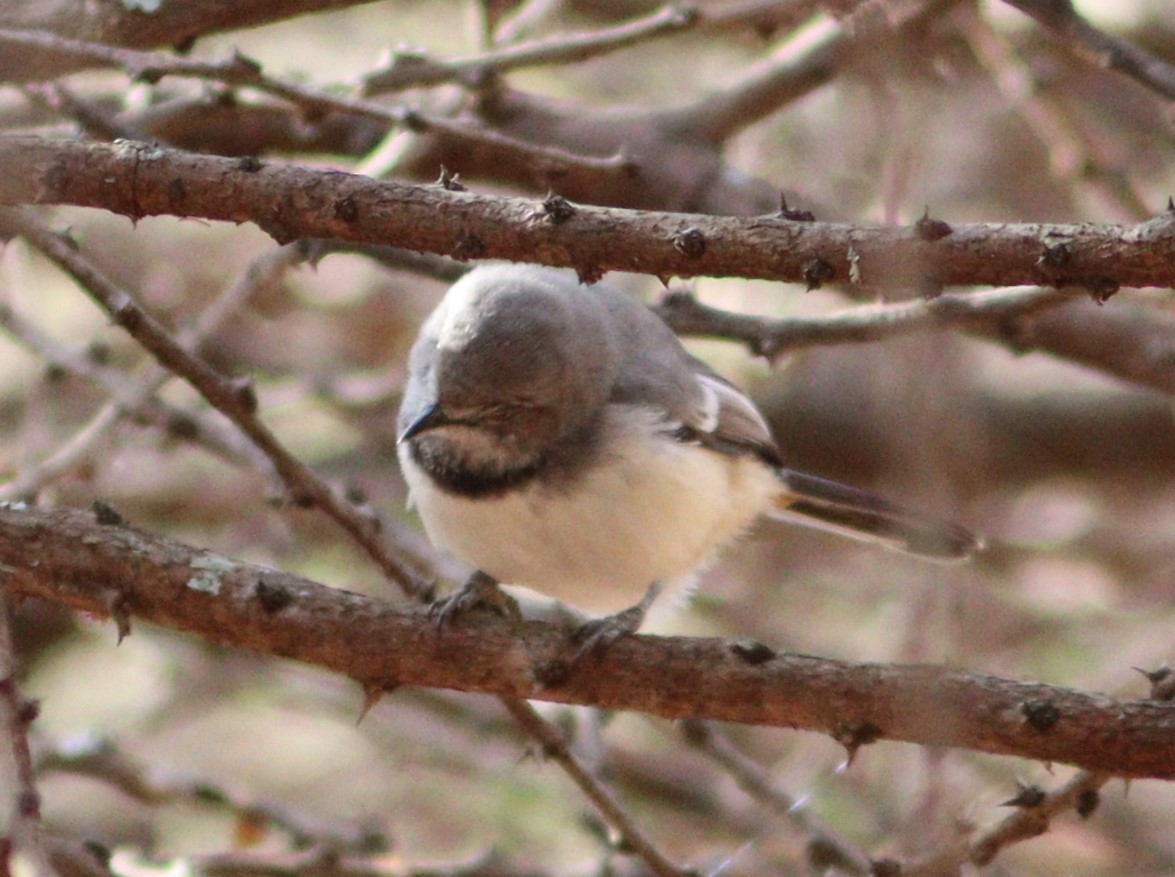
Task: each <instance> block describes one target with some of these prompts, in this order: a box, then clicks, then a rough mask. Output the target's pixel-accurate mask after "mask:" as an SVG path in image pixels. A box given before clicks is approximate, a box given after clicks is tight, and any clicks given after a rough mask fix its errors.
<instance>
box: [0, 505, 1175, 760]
mask: <svg viewBox="0 0 1175 877" xmlns="http://www.w3.org/2000/svg"><path fill="white" fill-rule="evenodd" d="M105 519H106V520H108V519H109V518H108V516H107V517H106V518H105ZM0 564H2V566H0V584H2V585H3V587H4V589H5V590H7V591H8V592H10V593H11V594H14V595H24V596H38V597H42V598H44V599H47V600H52V601H54V602H57V603H62V604H64V605H67V606H70V607H72V608H74V609H77V610H81V611H85V612H95V613H106V614H113V615H114V616H115V617H116V618H122V619H123V621H124V622H125V621H126V620H127V619H128V618H129V617H130V616H135V617H139V618H142V619H144V620H147V621H151V622H153V623H156V624H160V625H164V626H166V627H170V628H174V629H177V630H184V631H188V632H190V633H194V634H196V635H198V636H201V637H203V638H204V639H206V640H208V641H209V642H213V643H218V644H221V645H226V646H231V647H234V648H242V649H250V650H253V651H257V652H262V653H266V654H271V655H278V656H283V657H289V658H295V659H297V660H301V661H305V662H308V663H312V664H316V665H318V666H321V667H325V668H328V669H330V670H334V671H336V672H339V673H343V674H346V675H348V676H350V677H352V678H354V679H356V680H358V681H359V682H360V683H361V684H363V685H364V687H365V688H367V689H368V690H369V691H370V690H375V689H378V688H391V687H394V686H395V685H397V684H405V685H421V686H429V687H436V688H448V689H456V690H460V691H477V692H485V693H492V694H497V695H505V696H511V697H527V698H535V699H542V700H550V701H556V702H562V703H579V704H590V705H594V706H600V707H605V708H610V709H625V710H640V711H644V712H647V713H650V714H652V715H657V716H661V717H664V718H668V719H682V718H708V719H719V720H723V721H733V722H744V723H753V724H761V725H774V726H780V727H790V728H803V729H808V730H815V731H822V732H824V733H828V734H832V735H834V736H835V737H836V738H837V739H838V740H841V741H842V742H844V743H845V744H846V745H848V746H858V745H861V744H863V743H867V742H870V741H873V740H876V739H881V738H888V739H895V740H907V741H910V742H917V743H922V744H926V745H939V746H957V747H965V748H970V749H977V750H981V751H984V752H993V753H1000V754H1007V755H1018V756H1021V757H1025V758H1034V759H1040V760H1044V761H1053V762H1065V763H1070V764H1076V765H1080V766H1082V767H1085V768H1087V769H1089V770H1096V771H1102V772H1108V773H1113V774H1116V775H1121V776H1134V777H1158V778H1166V779H1171V778H1175V704H1173V703H1167V702H1158V701H1133V702H1128V701H1116V700H1113V699H1111V698H1109V697H1104V696H1101V695H1095V694H1086V693H1082V692H1078V691H1072V690H1068V689H1063V688H1058V687H1055V686H1050V685H1044V684H1040V683H1024V682H1013V681H1008V680H1003V679H997V678H995V677H990V676H983V675H980V674H977V673H969V672H963V671H957V670H951V669H948V668H945V667H939V666H932V665H905V666H888V665H877V664H850V663H845V662H837V661H827V660H823V659H820V658H814V657H808V656H803V655H789V654H776V653H774V652H772V651H771V650H769V649H767V648H766V647H764V646H759V645H757V644H747V643H734V642H731V641H728V640H720V639H688V638H660V637H649V636H637V637H631V638H627V639H624V640H621V641H619V642H617V643H615V644H614V645H613V647H612V648H611V649H610V650H609V651H608V652H607V654H605V655H604V656H603V657H602V658H601V659H600V661H599V662H598V663H589V664H588V665H585V666H583V667H581V668H580V669H579V670H577V671H576V672H573V673H571V674H570V675H567V676H565V678H563V679H562V680H561V681H560V682H559V683H558V684H549V685H548V687H545V688H544V687H542V685H540V684H539V683H538V682H536V677H541V678H545V679H551V678H553V677H552V676H551V675H550V674H551V670H552V668H555V667H557V666H558V665H559V662H560V661H561V660H562V658H564V657H565V656H566V655H567V647H568V643H567V637H566V634H565V632H564V631H562V630H561V629H559V628H557V627H552V626H550V625H546V624H541V623H537V622H532V623H526V624H521V625H519V626H513V625H511V624H510V623H509V622H506V621H500V620H497V619H492V618H476V617H470V618H467V619H464V620H462V622H461V623H460V624H459V625H458V626H457V627H455V628H453V629H451V630H449V631H447V632H444V633H438V632H437V630H436V626H435V624H434V623H433V622H432V621H431V620H430V619H429V617H428V616H427V614H426V613H424V612H423V611H405V610H403V609H401V608H398V607H396V606H394V605H392V604H390V603H387V602H384V601H381V600H376V599H373V598H369V597H364V596H360V595H357V594H351V593H347V592H345V591H338V590H334V589H331V588H327V587H323V586H321V585H318V584H315V583H314V582H311V581H307V580H305V579H299V578H297V577H294V576H290V575H286V574H283V573H280V572H276V571H274V570H271V569H267V568H264V567H256V566H251V565H249V564H244V563H237V562H235V561H231V560H228V559H227V558H223V557H219V556H217V555H214V554H211V553H209V552H207V551H202V550H199V549H195V548H192V547H189V546H187V545H183V544H181V543H178V542H175V541H172V540H168V539H164V538H162V537H159V536H155V535H151V534H148V533H144V532H142V531H139V530H135V529H132V528H129V527H124V526H110V525H106V526H102V525H99V524H98V523H96V522H95V520H94V516H93V515H90V514H88V513H84V512H79V511H73V510H58V511H54V512H42V511H36V510H32V509H27V508H19V507H16V508H14V507H7V508H4V509H0Z"/></svg>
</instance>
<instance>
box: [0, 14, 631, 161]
mask: <svg viewBox="0 0 1175 877" xmlns="http://www.w3.org/2000/svg"><path fill="white" fill-rule="evenodd" d="M0 47H5V48H6V50H8V49H10V48H12V47H17V48H21V47H24V48H28V47H32V48H36V49H39V50H41V51H44V52H50V53H52V52H57V53H60V54H62V55H65V56H67V57H70V58H79V59H83V60H85V61H88V62H91V63H94V64H97V65H101V66H107V67H114V68H118V69H121V70H124V71H125V72H126V73H127V74H128V75H129V76H131V77H132V78H135V79H142V80H146V81H149V82H155V81H158V80H159V79H161V78H162V77H164V76H183V77H192V78H195V79H206V80H211V81H213V82H219V83H222V84H224V85H230V86H235V87H248V88H253V89H256V90H258V91H261V92H264V93H266V94H270V95H273V96H274V97H278V98H281V99H282V100H286V101H289V102H290V103H292V104H294V105H295V106H297V107H299V108H300V109H302V110H303V111H304V112H307V113H309V114H311V115H321V114H324V113H331V112H334V113H343V114H346V115H350V116H355V117H358V118H366V119H374V120H377V121H381V122H385V123H387V124H389V125H401V126H405V127H407V128H410V129H412V130H414V131H432V132H436V133H438V134H441V135H443V136H444V137H445V138H447V139H449V140H455V141H457V142H460V143H462V144H464V145H466V146H468V147H472V148H483V149H485V148H493V149H499V150H506V151H508V152H510V153H511V154H513V155H514V157H515V159H516V160H519V159H521V160H522V161H523V162H524V163H529V164H531V165H535V166H539V167H568V166H574V167H582V168H584V169H585V170H588V171H591V172H594V173H597V174H607V173H621V172H625V171H626V170H627V168H628V162H627V161H626V160H625V159H624V158H623V157H622V156H619V155H614V156H604V157H595V156H590V155H580V154H577V153H574V152H571V151H569V150H566V149H562V148H560V147H559V146H556V145H543V144H535V143H531V142H528V141H525V140H518V139H515V138H512V137H510V136H508V135H506V134H504V133H501V132H498V131H494V130H492V129H489V128H483V127H478V126H474V125H463V124H460V123H457V122H453V121H451V120H449V119H445V118H441V117H439V116H430V115H428V114H426V113H422V112H420V111H418V110H410V109H407V108H405V107H401V106H389V105H387V104H382V103H378V102H376V101H371V100H364V99H362V98H354V97H343V96H338V95H335V94H331V93H330V92H329V91H328V90H325V89H315V88H310V87H307V86H304V85H299V84H295V83H291V82H285V81H282V80H278V79H273V78H272V77H269V76H266V75H265V74H264V73H263V72H262V70H261V67H260V65H258V64H257V63H256V62H255V61H253V60H251V59H249V58H245V57H244V56H242V55H235V56H234V57H232V58H231V59H230V60H228V61H200V60H189V59H186V58H179V57H176V56H174V55H169V54H167V53H165V52H140V51H135V50H132V49H122V48H118V47H115V46H107V45H103V44H101V43H90V42H86V41H83V40H71V39H65V38H63V37H60V36H58V35H56V34H54V33H49V32H44V31H14V30H0Z"/></svg>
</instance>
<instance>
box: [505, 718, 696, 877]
mask: <svg viewBox="0 0 1175 877" xmlns="http://www.w3.org/2000/svg"><path fill="white" fill-rule="evenodd" d="M501 701H502V704H503V705H504V706H505V707H506V710H507V711H508V712H509V713H510V715H512V716H513V717H514V720H515V721H516V722H518V724H519V725H520V726H522V729H523V730H524V731H526V733H527V734H529V735H530V736H531V737H533V738H534V739H535V740H536V741H537V742H538V743H539V745H541V746H542V747H543V754H544V755H545V756H546V757H547V758H550V759H553V760H554V761H556V762H557V763H558V764H559V766H560V767H561V768H562V769H563V772H564V773H566V774H567V775H568V776H569V777H570V778H571V781H572V782H574V783H575V784H576V786H578V787H579V790H580V791H581V792H583V794H584V796H585V797H587V799H588V800H589V801H591V802H592V805H593V806H594V807H595V808H596V809H597V810H598V811H599V812H600V814H601V815H602V816H603V817H604V819H605V820H606V821H607V822H608V824H609V825H611V826H612V827H613V828H614V829H615V830H616V832H617V833H618V834H619V835H620V842H621V845H622V846H623V847H627V848H628V849H630V850H631V851H632V852H633V853H635V854H636V855H638V856H640V858H641V860H642V861H643V862H644V863H645V864H646V865H648V866H649V870H650V871H652V872H653V873H654V874H657V875H658V877H686V875H687V874H688V873H689V872H687V871H686V870H684V869H682V868H679V867H678V866H677V865H675V864H673V862H671V861H669V859H668V858H666V856H665V854H664V853H662V852H661V850H660V849H658V848H657V847H656V846H655V845H654V844H653V842H652V841H651V840H650V839H649V838H647V837H646V836H645V834H644V832H643V831H641V830H640V828H639V827H638V826H637V825H636V823H635V822H634V821H633V820H632V818H631V817H630V816H629V815H628V813H627V812H626V811H625V810H624V808H623V807H621V806H620V804H619V802H618V801H617V800H616V797H615V796H614V795H613V794H612V793H611V792H610V791H609V790H608V789H606V788H605V787H604V786H603V784H602V783H601V782H600V781H599V780H598V779H596V777H595V776H594V775H593V774H591V773H590V772H589V771H588V770H587V769H586V768H585V767H584V766H583V764H582V763H581V762H580V761H579V759H577V758H576V757H575V755H573V754H572V752H571V747H570V746H568V745H567V741H566V739H564V736H563V734H562V733H561V732H560V731H559V729H558V728H556V727H555V726H554V725H552V724H551V723H550V722H548V721H546V720H545V719H543V718H542V717H541V716H540V715H539V714H538V713H537V712H535V710H534V707H532V706H531V705H530V704H528V703H527V702H526V701H525V700H522V699H521V698H516V697H503V698H501Z"/></svg>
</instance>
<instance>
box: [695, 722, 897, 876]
mask: <svg viewBox="0 0 1175 877" xmlns="http://www.w3.org/2000/svg"><path fill="white" fill-rule="evenodd" d="M682 730H683V731H684V736H685V740H686V742H687V743H688V744H689V745H690V746H693V747H694V748H695V749H698V750H700V751H701V752H703V753H705V754H706V755H707V756H708V757H709V758H710V759H711V760H713V761H714V762H716V763H717V764H719V765H720V766H721V767H722V769H723V770H725V771H726V772H727V774H729V775H730V777H731V778H732V779H733V780H734V781H735V782H736V783H738V787H739V788H740V789H742V790H743V791H744V792H746V793H747V794H748V795H750V796H751V797H752V798H754V799H755V800H756V801H758V802H759V803H761V804H763V805H765V806H766V807H767V808H768V809H769V810H771V811H772V812H773V813H775V814H776V815H777V816H780V817H782V818H784V819H786V820H788V821H789V822H791V823H793V824H795V825H796V826H798V827H799V828H800V829H801V830H802V831H804V832H805V833H806V834H807V835H808V848H809V855H810V857H811V853H812V852H816V853H818V855H819V856H820V859H821V861H822V862H824V863H825V865H824V867H825V868H827V867H828V864H829V863H830V862H831V863H835V864H834V867H835V868H837V869H840V870H844V871H848V872H849V873H852V874H866V875H868V874H874V873H876V872H875V871H874V869H873V861H872V859H871V858H870V857H869V856H868V855H866V854H865V853H864V852H863V851H862V850H861V849H859V848H858V847H856V846H854V845H853V844H852V843H850V842H849V841H848V840H847V839H846V838H844V837H842V836H841V835H840V834H838V833H837V832H836V831H834V830H833V829H832V828H831V827H830V826H828V825H826V824H825V823H824V822H823V820H821V819H820V817H818V816H816V815H815V814H814V813H812V812H811V810H809V809H808V808H807V807H806V806H804V802H803V801H801V800H799V799H797V798H793V797H792V796H791V795H789V794H788V793H787V792H785V791H784V790H783V789H781V788H779V786H778V784H777V783H776V782H775V780H774V779H773V778H772V777H771V776H769V775H768V771H767V770H766V769H765V768H764V767H763V766H762V765H760V764H756V763H755V762H754V761H753V760H752V759H751V758H748V757H747V756H746V755H744V754H743V753H742V752H740V751H739V750H738V748H737V747H736V746H735V745H734V743H732V742H731V740H730V739H729V738H728V737H727V736H726V735H725V734H724V733H723V732H722V731H721V730H720V729H719V728H718V727H717V726H716V725H711V724H707V723H704V722H695V721H687V722H684V723H683V724H682ZM819 870H821V869H819V868H816V867H815V863H813V871H819ZM903 873H904V872H903Z"/></svg>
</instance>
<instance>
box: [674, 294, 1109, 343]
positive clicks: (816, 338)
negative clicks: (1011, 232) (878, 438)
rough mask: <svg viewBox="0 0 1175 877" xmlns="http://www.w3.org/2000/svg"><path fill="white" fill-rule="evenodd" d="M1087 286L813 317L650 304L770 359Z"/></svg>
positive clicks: (694, 329)
mask: <svg viewBox="0 0 1175 877" xmlns="http://www.w3.org/2000/svg"><path fill="white" fill-rule="evenodd" d="M1088 295H1089V292H1088V290H1084V289H1075V288H1073V287H1065V288H1062V289H1055V288H1053V287H1042V286H1028V287H1016V288H1012V289H996V290H992V291H990V292H977V293H969V294H962V293H946V294H943V295H939V296H935V297H934V298H927V299H917V300H914V301H904V302H895V303H892V304H873V305H858V306H856V307H852V308H846V309H844V310H840V311H835V312H833V313H829V314H824V315H823V316H819V317H784V318H782V319H778V320H770V319H764V318H761V317H754V316H749V315H746V314H735V313H731V312H729V311H723V310H719V309H717V308H712V307H709V306H707V305H704V304H702V303H701V302H699V301H698V300H697V299H696V298H694V297H693V296H692V295H691V294H689V293H687V292H672V293H670V294H669V295H667V296H665V297H664V298H663V299H662V300H661V302H660V304H659V305H657V306H656V307H655V308H653V310H654V311H655V312H656V313H657V315H658V316H660V317H661V318H662V319H663V320H664V321H665V322H666V323H668V324H669V326H670V327H671V328H672V329H673V331H675V332H677V333H678V334H681V335H695V336H704V337H710V338H725V339H730V340H732V341H741V342H743V343H744V344H746V346H747V348H748V349H749V350H750V351H751V353H753V354H754V355H756V356H762V357H765V358H766V359H768V360H770V361H775V360H777V359H778V358H779V357H781V356H786V355H787V354H789V353H794V352H795V351H797V350H802V349H803V348H805V347H813V346H817V345H827V344H845V343H860V342H864V341H880V340H882V339H884V338H890V337H893V336H900V335H905V334H908V333H911V332H925V331H928V330H931V329H941V328H944V327H947V326H955V327H961V328H973V327H976V326H999V325H1001V324H1002V323H1003V321H1005V320H1008V319H1010V318H1018V317H1025V316H1028V315H1030V314H1034V313H1036V312H1038V311H1041V310H1044V309H1047V308H1051V307H1056V306H1057V305H1060V304H1064V303H1065V302H1067V301H1071V300H1072V299H1073V298H1074V297H1076V296H1088Z"/></svg>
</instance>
